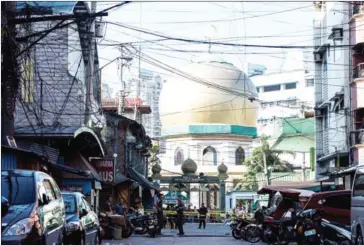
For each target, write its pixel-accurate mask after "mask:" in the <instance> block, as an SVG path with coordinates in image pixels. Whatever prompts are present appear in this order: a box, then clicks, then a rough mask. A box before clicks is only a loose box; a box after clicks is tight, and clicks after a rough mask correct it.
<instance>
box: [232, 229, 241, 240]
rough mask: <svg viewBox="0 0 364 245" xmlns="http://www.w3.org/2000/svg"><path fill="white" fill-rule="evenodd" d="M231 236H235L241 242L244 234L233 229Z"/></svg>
mask: <svg viewBox="0 0 364 245" xmlns="http://www.w3.org/2000/svg"><path fill="white" fill-rule="evenodd" d="M231 234H232V235H233V237H234V238H235V239H236V240H240V239H241V238H242V234H241V231H240V230H238V229H236V228H235V229H233V230H232V232H231Z"/></svg>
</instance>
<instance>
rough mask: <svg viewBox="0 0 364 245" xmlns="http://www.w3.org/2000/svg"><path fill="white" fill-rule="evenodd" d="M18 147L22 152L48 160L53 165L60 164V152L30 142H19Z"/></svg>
mask: <svg viewBox="0 0 364 245" xmlns="http://www.w3.org/2000/svg"><path fill="white" fill-rule="evenodd" d="M17 145H18V148H20V149H22V150H25V151H28V152H31V153H34V154H36V155H37V156H41V157H44V158H46V159H48V160H49V161H50V162H51V163H52V164H57V162H58V157H59V150H57V149H54V148H52V147H49V146H45V145H41V144H38V143H34V142H29V141H17Z"/></svg>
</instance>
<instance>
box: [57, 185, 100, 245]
mask: <svg viewBox="0 0 364 245" xmlns="http://www.w3.org/2000/svg"><path fill="white" fill-rule="evenodd" d="M62 196H63V201H64V204H65V207H66V226H65V230H66V236H65V239H64V241H65V242H64V243H65V244H80V245H83V244H95V245H98V244H101V238H100V234H101V232H100V222H99V218H98V216H97V215H96V213H95V212H94V211H92V209H91V207H90V205H89V203H88V202H87V200H86V198H85V196H84V195H83V194H82V193H80V192H66V191H63V192H62Z"/></svg>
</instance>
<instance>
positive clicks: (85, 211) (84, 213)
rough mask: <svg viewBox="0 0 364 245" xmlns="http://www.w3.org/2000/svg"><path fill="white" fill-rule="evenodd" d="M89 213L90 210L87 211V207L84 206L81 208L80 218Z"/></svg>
mask: <svg viewBox="0 0 364 245" xmlns="http://www.w3.org/2000/svg"><path fill="white" fill-rule="evenodd" d="M87 214H88V212H87V210H86V209H84V208H83V209H81V210H80V218H82V217H84V216H86V215H87Z"/></svg>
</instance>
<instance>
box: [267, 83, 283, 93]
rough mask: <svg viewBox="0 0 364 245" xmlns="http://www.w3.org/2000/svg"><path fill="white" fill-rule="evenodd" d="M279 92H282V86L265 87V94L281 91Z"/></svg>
mask: <svg viewBox="0 0 364 245" xmlns="http://www.w3.org/2000/svg"><path fill="white" fill-rule="evenodd" d="M279 90H281V85H280V84H278V85H271V86H265V87H263V91H264V92H273V91H279Z"/></svg>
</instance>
